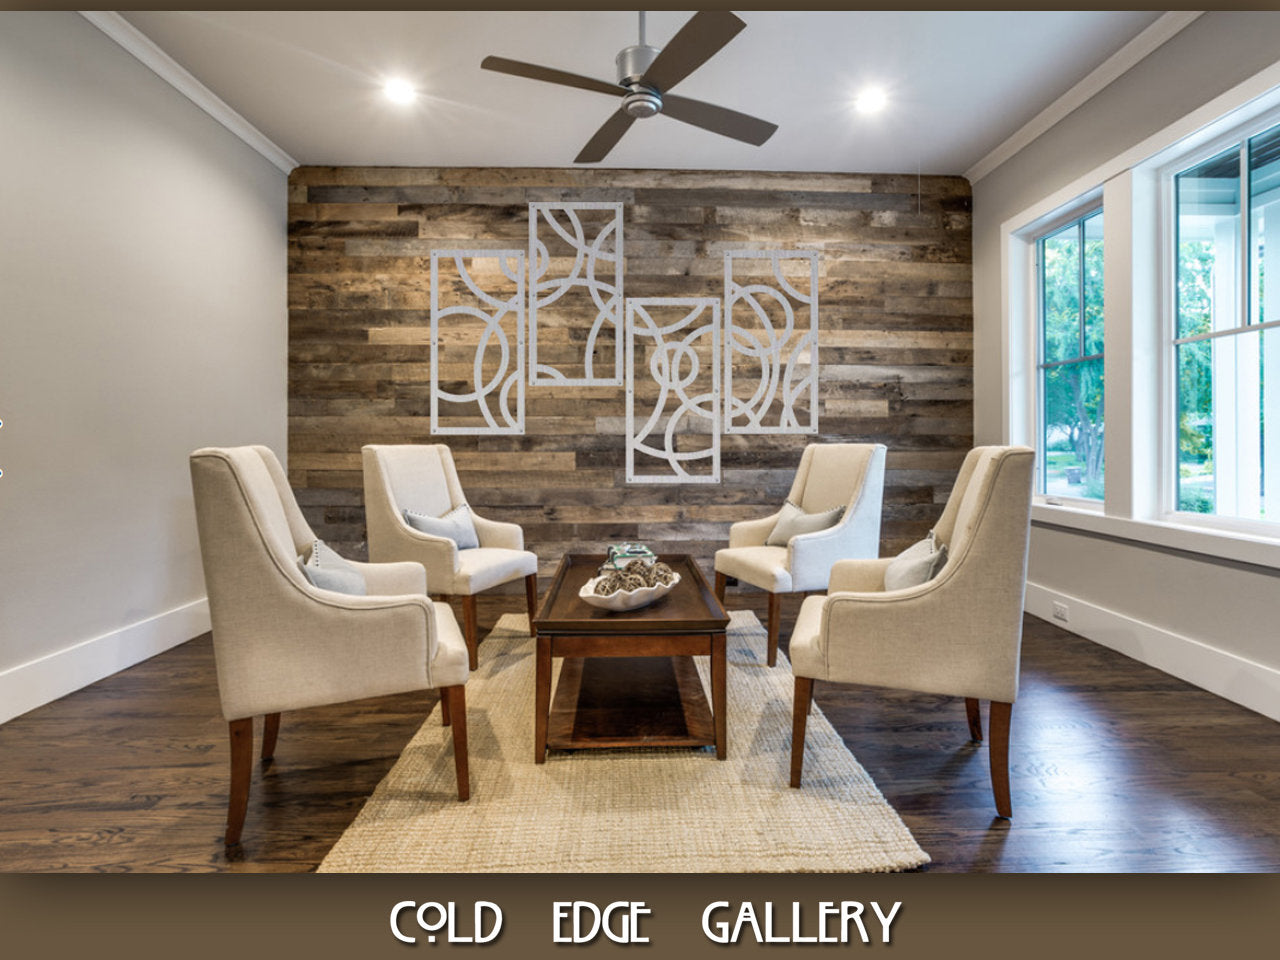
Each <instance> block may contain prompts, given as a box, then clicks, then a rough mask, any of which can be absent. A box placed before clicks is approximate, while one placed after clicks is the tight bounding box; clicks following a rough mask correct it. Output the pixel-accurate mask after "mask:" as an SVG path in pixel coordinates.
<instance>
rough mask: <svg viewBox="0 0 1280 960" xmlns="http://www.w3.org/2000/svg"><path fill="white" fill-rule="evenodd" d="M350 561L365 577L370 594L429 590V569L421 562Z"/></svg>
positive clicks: (424, 591) (423, 591) (384, 594)
mask: <svg viewBox="0 0 1280 960" xmlns="http://www.w3.org/2000/svg"><path fill="white" fill-rule="evenodd" d="M348 562H349V563H350V564H351V565H352V566H353V567H355V568H356V569H357V570H359V571H360V573H361V575H362V576H363V577H364V583H365V588H366V589H367V590H368V592H369V595H370V596H387V595H389V594H405V593H421V594H425V593H426V592H427V571H426V568H425V567H423V565H422V564H420V563H417V562H414V561H411V560H405V561H401V562H399V563H360V562H359V561H357V560H351V561H348Z"/></svg>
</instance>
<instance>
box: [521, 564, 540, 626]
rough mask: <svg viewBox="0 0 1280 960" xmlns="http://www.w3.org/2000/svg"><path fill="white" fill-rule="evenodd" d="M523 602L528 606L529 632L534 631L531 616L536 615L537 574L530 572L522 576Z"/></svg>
mask: <svg viewBox="0 0 1280 960" xmlns="http://www.w3.org/2000/svg"><path fill="white" fill-rule="evenodd" d="M524 602H525V604H526V605H527V606H528V607H529V632H530V633H531V634H532V633H533V632H534V627H533V618H534V617H536V616H537V615H538V575H537V574H536V573H531V574H529V575H528V576H527V577H525V578H524Z"/></svg>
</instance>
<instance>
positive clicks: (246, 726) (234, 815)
mask: <svg viewBox="0 0 1280 960" xmlns="http://www.w3.org/2000/svg"><path fill="white" fill-rule="evenodd" d="M227 726H228V730H229V732H230V734H231V796H230V799H229V801H228V803H227V837H226V844H227V846H228V847H231V846H235V845H236V844H237V843H239V842H240V831H241V830H243V829H244V815H245V812H246V811H247V810H248V809H249V780H250V778H251V777H252V776H253V717H245V718H244V719H242V720H232V721H230V723H228V725H227Z"/></svg>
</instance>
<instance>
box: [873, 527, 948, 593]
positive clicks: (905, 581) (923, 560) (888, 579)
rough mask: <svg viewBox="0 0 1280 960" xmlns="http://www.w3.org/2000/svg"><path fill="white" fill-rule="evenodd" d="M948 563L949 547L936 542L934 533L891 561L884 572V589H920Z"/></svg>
mask: <svg viewBox="0 0 1280 960" xmlns="http://www.w3.org/2000/svg"><path fill="white" fill-rule="evenodd" d="M946 562H947V545H946V544H945V543H938V542H937V541H936V540H934V537H933V531H932V530H930V531H929V536H927V537H925V538H924V539H923V540H920V541H918V542H917V543H913V544H912V545H911V546H909V547H907V549H905V550H903V551H902V552H901V553H900V554H898V555H897V556H896V557H894V558H893V559H892V560H891V561H889V566H888V567H886V568H885V571H884V588H885V589H886V590H902V589H904V588H906V587H918V586H920V584H922V583H927V582H928V581H930V580H932V579H933V578H934V577H936V576H937V575H938V571H939V570H941V569H942V568H943V566H944V565H945V564H946Z"/></svg>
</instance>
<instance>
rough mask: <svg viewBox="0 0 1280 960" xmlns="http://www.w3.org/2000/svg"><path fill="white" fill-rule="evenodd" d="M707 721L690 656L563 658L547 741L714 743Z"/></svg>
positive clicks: (582, 745) (565, 745)
mask: <svg viewBox="0 0 1280 960" xmlns="http://www.w3.org/2000/svg"><path fill="white" fill-rule="evenodd" d="M715 742H716V728H715V719H714V717H713V716H712V712H711V705H710V703H708V701H707V695H706V692H705V690H704V689H703V686H702V680H701V678H699V676H698V668H697V666H696V664H695V662H694V659H693V657H688V656H675V657H591V658H584V657H566V658H564V660H563V661H562V662H561V667H560V678H559V680H558V682H557V683H556V692H555V697H554V699H553V701H552V704H551V715H550V716H549V717H548V720H547V746H548V747H551V748H553V749H558V750H579V749H591V748H607V747H635V746H651V747H698V746H714V745H715Z"/></svg>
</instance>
